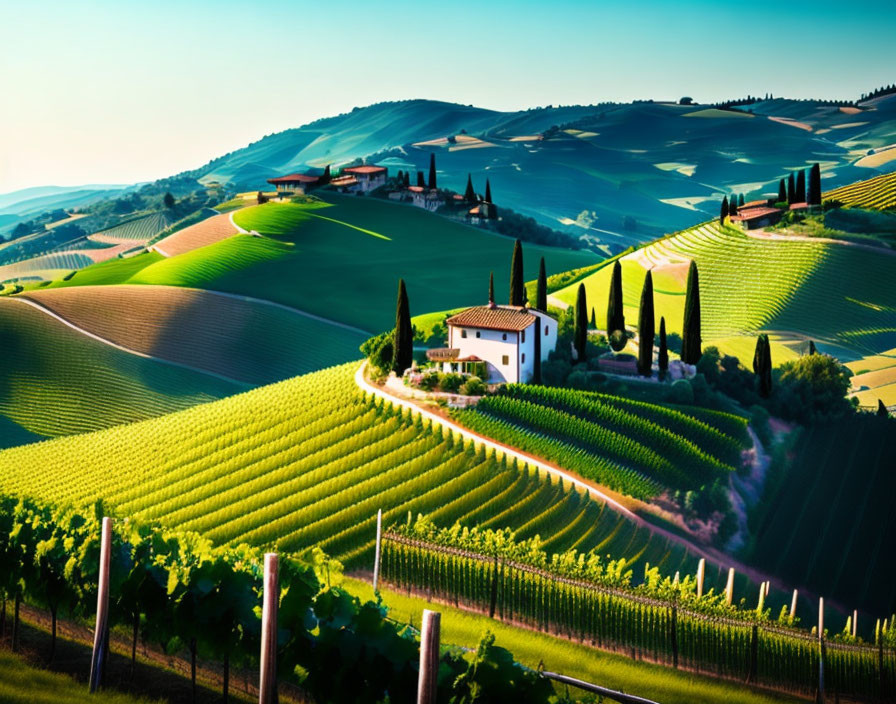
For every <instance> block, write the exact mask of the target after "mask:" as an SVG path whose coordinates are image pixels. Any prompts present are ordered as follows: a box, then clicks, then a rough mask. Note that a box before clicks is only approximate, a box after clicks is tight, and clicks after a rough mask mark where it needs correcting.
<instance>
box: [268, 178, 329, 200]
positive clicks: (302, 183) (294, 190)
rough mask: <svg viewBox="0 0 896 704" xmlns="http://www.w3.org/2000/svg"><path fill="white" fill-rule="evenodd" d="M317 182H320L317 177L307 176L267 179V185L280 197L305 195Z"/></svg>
mask: <svg viewBox="0 0 896 704" xmlns="http://www.w3.org/2000/svg"><path fill="white" fill-rule="evenodd" d="M318 181H320V178H319V177H317V176H309V175H308V174H289V175H288V176H278V177H277V178H269V179H268V183H270V184H271V185H273V186H274V187H275V188H276V189H277V194H278V195H280V196H289V195H305V193H306V192H307V191H308V190H310V189H311V188H313V187H314V186H316V185H317V183H318Z"/></svg>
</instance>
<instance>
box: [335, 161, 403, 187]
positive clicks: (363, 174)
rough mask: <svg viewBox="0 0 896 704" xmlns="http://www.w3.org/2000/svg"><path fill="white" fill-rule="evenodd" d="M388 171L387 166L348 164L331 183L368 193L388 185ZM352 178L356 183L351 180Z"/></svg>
mask: <svg viewBox="0 0 896 704" xmlns="http://www.w3.org/2000/svg"><path fill="white" fill-rule="evenodd" d="M388 173H389V172H388V170H387V169H386V167H385V166H348V167H346V168H344V169H342V173H341V175H340V177H339V178H338V179H333V181H332V182H331V183H332V184H333V185H335V186H337V187H340V186H341V187H346V190H348V191H351V192H360V193H368V192H369V191H372V190H374V189H376V188H379V187H380V186H384V185H386V176H388ZM352 179H353V180H354V183H351V182H350V181H351V180H352Z"/></svg>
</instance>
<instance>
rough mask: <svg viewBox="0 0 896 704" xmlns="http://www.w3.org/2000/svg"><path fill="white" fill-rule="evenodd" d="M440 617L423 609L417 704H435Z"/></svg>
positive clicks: (434, 612)
mask: <svg viewBox="0 0 896 704" xmlns="http://www.w3.org/2000/svg"><path fill="white" fill-rule="evenodd" d="M441 617H442V615H441V614H440V613H439V612H438V611H430V610H429V609H423V624H422V626H421V629H420V677H419V679H418V680H417V704H436V686H437V685H438V675H439V624H440V622H441Z"/></svg>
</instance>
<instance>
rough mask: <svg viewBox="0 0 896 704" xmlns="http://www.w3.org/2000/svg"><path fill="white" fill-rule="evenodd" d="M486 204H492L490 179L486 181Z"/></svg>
mask: <svg viewBox="0 0 896 704" xmlns="http://www.w3.org/2000/svg"><path fill="white" fill-rule="evenodd" d="M485 202H486V203H491V202H492V184H491V183H489V180H488V179H485Z"/></svg>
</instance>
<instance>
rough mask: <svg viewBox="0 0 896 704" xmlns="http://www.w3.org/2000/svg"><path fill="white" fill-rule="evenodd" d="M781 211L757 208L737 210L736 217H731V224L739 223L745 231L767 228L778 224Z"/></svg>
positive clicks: (766, 207)
mask: <svg viewBox="0 0 896 704" xmlns="http://www.w3.org/2000/svg"><path fill="white" fill-rule="evenodd" d="M781 215H783V211H781V210H778V208H770V207H768V206H765V207H757V208H747V207H746V206H744V207H743V208H739V209H738V211H737V215H732V216H731V222H734V223H739V224H740V225H741V226H742V227H743V228H744V229H746V230H755V229H757V228H760V227H769V226H770V225H774V224H775V223H777V222H780V220H781Z"/></svg>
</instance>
